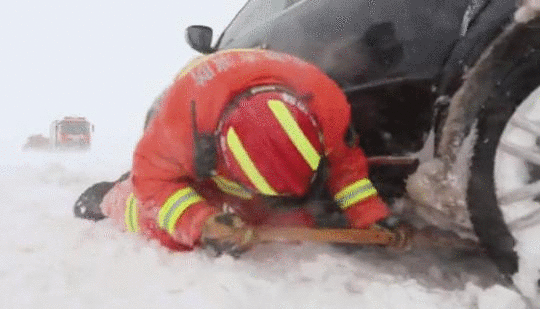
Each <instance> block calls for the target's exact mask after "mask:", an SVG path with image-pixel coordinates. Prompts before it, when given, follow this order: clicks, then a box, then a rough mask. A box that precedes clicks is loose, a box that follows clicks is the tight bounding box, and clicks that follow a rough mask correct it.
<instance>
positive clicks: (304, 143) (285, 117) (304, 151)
mask: <svg viewBox="0 0 540 309" xmlns="http://www.w3.org/2000/svg"><path fill="white" fill-rule="evenodd" d="M268 107H269V108H270V110H271V111H272V113H273V114H274V116H275V117H276V119H277V120H278V122H279V124H280V125H281V127H282V128H283V130H284V131H285V133H286V134H287V136H288V137H289V139H290V140H291V142H292V143H293V145H294V146H295V147H296V149H297V150H298V152H300V154H301V155H302V157H303V158H304V160H306V162H307V163H308V164H309V166H310V167H311V169H312V170H313V171H315V170H317V167H318V166H319V162H320V161H321V156H319V153H318V152H317V150H315V147H313V145H312V144H311V142H310V141H309V139H308V138H307V137H306V135H305V134H304V132H302V129H300V126H298V123H297V122H296V120H295V119H294V117H293V115H291V112H290V111H289V110H288V109H287V107H286V106H285V104H283V102H281V101H278V100H269V101H268Z"/></svg>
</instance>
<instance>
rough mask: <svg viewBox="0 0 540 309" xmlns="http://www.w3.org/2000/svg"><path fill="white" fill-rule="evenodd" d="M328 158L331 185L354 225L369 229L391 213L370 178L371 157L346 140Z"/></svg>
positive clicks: (340, 204)
mask: <svg viewBox="0 0 540 309" xmlns="http://www.w3.org/2000/svg"><path fill="white" fill-rule="evenodd" d="M328 160H329V163H330V164H329V165H330V173H329V179H328V181H327V184H328V187H329V189H330V192H331V193H332V194H333V196H334V200H335V201H336V202H337V203H338V205H339V207H340V208H341V209H342V210H343V212H344V213H345V215H346V217H347V219H348V220H349V223H350V224H351V227H354V228H361V229H363V228H367V227H369V226H370V225H372V224H374V223H375V222H378V221H380V220H382V219H384V218H386V217H388V216H389V215H390V210H389V209H388V207H387V205H386V203H385V202H384V201H382V199H381V198H380V197H379V195H378V193H377V190H376V189H375V187H374V186H373V184H372V183H371V181H370V179H369V178H368V175H369V171H368V168H369V167H368V163H367V159H366V157H365V155H364V152H363V151H362V150H361V149H360V148H358V147H353V148H349V147H348V146H346V145H345V144H344V143H343V144H341V145H339V146H338V147H336V148H335V149H334V151H332V152H331V153H330V154H329V155H328Z"/></svg>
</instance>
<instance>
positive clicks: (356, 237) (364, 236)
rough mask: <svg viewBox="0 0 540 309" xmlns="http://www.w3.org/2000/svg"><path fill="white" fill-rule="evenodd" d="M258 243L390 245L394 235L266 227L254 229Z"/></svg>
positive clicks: (381, 232) (359, 231) (370, 231)
mask: <svg viewBox="0 0 540 309" xmlns="http://www.w3.org/2000/svg"><path fill="white" fill-rule="evenodd" d="M254 232H255V237H256V239H257V240H258V241H259V242H284V241H313V242H327V243H347V244H364V245H383V246H387V245H391V244H392V243H393V242H394V240H395V237H396V236H395V235H394V234H393V233H391V232H389V231H384V230H378V229H369V230H358V229H315V228H308V227H267V226H261V227H256V228H255V229H254Z"/></svg>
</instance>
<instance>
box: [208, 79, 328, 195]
mask: <svg viewBox="0 0 540 309" xmlns="http://www.w3.org/2000/svg"><path fill="white" fill-rule="evenodd" d="M218 136H219V153H220V154H221V155H222V157H223V160H224V162H225V166H226V167H227V170H228V172H229V174H230V176H231V177H232V178H233V180H235V181H237V182H239V183H241V184H242V185H243V186H244V187H246V188H248V189H250V190H251V191H253V192H256V193H259V194H263V195H268V196H292V197H303V196H304V195H306V193H308V191H309V189H310V185H311V183H312V182H313V180H314V179H315V176H316V175H315V174H316V171H317V168H318V167H319V163H320V161H321V159H322V154H323V153H324V146H323V140H322V133H321V129H320V127H319V125H318V123H317V121H316V119H315V118H314V117H313V115H312V114H311V113H310V112H309V110H308V109H307V108H306V106H305V105H304V103H303V102H302V100H300V99H298V98H297V97H296V96H295V95H293V94H292V93H291V92H289V91H287V90H285V89H281V88H280V87H274V86H262V87H255V88H252V89H250V90H249V91H248V92H246V93H244V94H243V95H241V96H239V97H238V98H237V99H236V100H235V101H234V102H233V103H231V106H230V108H229V109H228V110H227V111H226V112H225V113H224V115H223V118H222V120H221V122H220V125H219V127H218Z"/></svg>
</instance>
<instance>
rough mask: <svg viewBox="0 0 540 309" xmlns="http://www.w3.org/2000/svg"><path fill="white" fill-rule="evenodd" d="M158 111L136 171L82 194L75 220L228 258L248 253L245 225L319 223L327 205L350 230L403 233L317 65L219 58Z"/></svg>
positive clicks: (188, 78) (236, 55)
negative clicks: (104, 222)
mask: <svg viewBox="0 0 540 309" xmlns="http://www.w3.org/2000/svg"><path fill="white" fill-rule="evenodd" d="M153 110H154V114H153V115H152V117H150V118H151V119H150V120H149V121H148V120H147V124H148V127H147V128H146V129H145V131H144V134H143V137H142V138H141V140H140V141H139V142H138V144H137V146H136V149H135V152H134V157H133V166H132V171H131V173H129V174H126V175H124V176H123V177H122V178H121V179H119V180H118V181H116V182H114V183H104V184H101V187H102V190H101V191H100V192H101V193H100V194H97V196H94V197H93V198H89V196H92V194H93V193H92V192H90V191H92V190H91V189H89V190H88V192H85V193H83V195H81V197H80V198H79V200H78V201H77V203H76V205H75V214H76V216H78V217H82V218H87V219H93V220H97V219H102V218H105V217H109V218H111V219H112V220H114V221H115V222H117V223H118V225H120V226H121V227H122V228H123V229H125V230H127V231H130V232H139V233H141V234H143V235H145V236H146V237H147V238H154V239H159V240H160V242H161V243H162V244H163V245H164V246H167V247H168V248H171V249H174V250H191V249H193V248H195V247H198V246H201V245H202V246H204V247H206V248H211V249H212V250H214V251H215V252H216V253H218V254H219V253H230V254H233V255H235V254H238V253H240V252H243V251H245V250H246V249H248V248H249V247H250V246H251V244H252V240H253V239H252V234H251V229H249V228H248V227H249V226H256V225H273V226H286V225H287V226H309V227H314V226H317V225H321V224H322V223H321V222H323V221H324V220H321V218H325V217H324V216H322V215H321V214H328V213H332V211H331V210H329V209H331V208H332V205H334V206H335V207H336V209H337V210H338V213H339V214H341V215H342V216H341V217H340V218H344V219H345V225H346V226H347V227H349V228H356V229H366V228H370V227H371V226H373V225H374V224H377V225H379V226H383V227H385V228H388V229H393V230H398V231H399V230H400V229H401V228H402V226H403V225H402V224H400V223H399V220H398V219H397V217H395V216H393V215H392V214H391V212H390V210H389V208H388V207H387V205H386V204H385V203H384V202H383V201H382V199H381V198H380V197H379V196H378V193H377V190H376V189H375V188H374V186H373V185H372V183H371V181H370V180H369V179H368V165H367V160H366V158H365V156H364V153H363V151H362V150H361V149H360V148H359V147H358V146H357V143H356V140H355V134H353V133H352V132H351V129H350V128H351V126H350V109H349V104H348V103H347V100H346V97H345V96H344V94H343V93H342V91H341V90H340V88H339V87H338V85H337V84H335V82H334V81H333V80H331V79H330V78H329V77H327V76H326V75H325V74H324V73H322V72H321V71H320V70H319V69H318V68H317V67H315V66H314V65H311V64H309V63H307V62H304V61H303V60H300V59H297V58H295V57H292V56H290V55H287V54H282V53H278V52H274V51H268V50H228V51H220V52H217V53H214V54H211V55H209V56H205V57H200V58H198V59H196V60H195V61H193V62H192V63H190V64H189V65H188V66H187V67H186V68H185V69H184V70H183V71H181V73H179V75H178V76H177V78H176V79H175V81H174V82H173V84H172V85H171V86H170V87H169V88H168V89H167V91H166V93H165V94H164V95H163V96H162V99H161V101H160V102H159V104H154V109H153ZM96 186H98V187H99V184H97V185H96ZM105 193H106V194H105ZM325 196H329V198H326V199H325ZM323 200H326V202H321V201H323ZM321 205H323V206H324V207H322V208H324V209H322V210H321V207H320V206H321ZM326 218H328V217H326ZM334 218H335V217H334ZM336 222H339V220H337V221H335V222H334V223H336ZM342 223H343V222H342ZM336 224H337V223H336Z"/></svg>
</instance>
